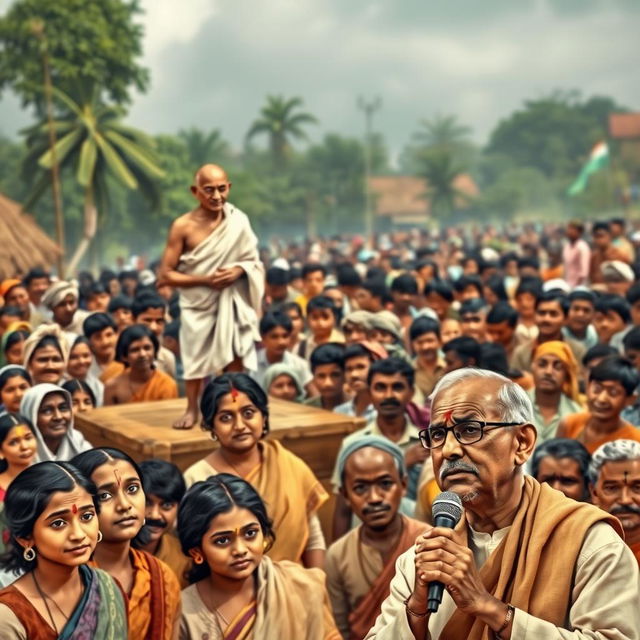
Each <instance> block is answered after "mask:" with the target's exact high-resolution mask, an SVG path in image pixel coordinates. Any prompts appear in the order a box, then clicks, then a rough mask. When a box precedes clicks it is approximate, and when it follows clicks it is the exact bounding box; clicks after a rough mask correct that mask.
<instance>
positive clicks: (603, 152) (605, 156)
mask: <svg viewBox="0 0 640 640" xmlns="http://www.w3.org/2000/svg"><path fill="white" fill-rule="evenodd" d="M608 165H609V147H608V146H607V143H606V142H598V144H596V145H595V147H593V149H591V154H590V155H589V159H588V160H587V163H586V164H585V165H584V167H582V171H580V175H579V176H578V177H577V178H576V179H575V182H574V183H573V184H572V185H571V186H570V187H569V188H568V189H567V194H568V195H570V196H575V195H578V194H579V193H582V192H583V191H584V190H585V188H586V187H587V182H589V176H591V174H592V173H595V172H596V171H600V169H604V168H605V167H606V166H608Z"/></svg>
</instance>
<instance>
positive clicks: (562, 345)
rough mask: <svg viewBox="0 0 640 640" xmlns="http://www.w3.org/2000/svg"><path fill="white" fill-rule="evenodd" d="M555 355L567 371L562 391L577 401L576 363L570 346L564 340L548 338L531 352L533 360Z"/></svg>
mask: <svg viewBox="0 0 640 640" xmlns="http://www.w3.org/2000/svg"><path fill="white" fill-rule="evenodd" d="M549 355H551V356H555V357H556V358H558V359H559V360H561V361H562V363H563V364H564V368H565V370H566V372H567V379H566V380H565V382H564V384H563V385H562V393H564V394H565V395H566V396H569V397H570V398H571V399H572V400H574V401H576V402H579V393H580V392H579V390H578V363H577V361H576V359H575V356H574V355H573V351H571V347H569V345H568V344H567V343H566V342H561V341H560V340H550V341H549V342H543V343H542V344H540V345H538V347H537V348H536V350H535V351H534V353H533V361H535V360H536V359H537V358H540V357H541V356H549Z"/></svg>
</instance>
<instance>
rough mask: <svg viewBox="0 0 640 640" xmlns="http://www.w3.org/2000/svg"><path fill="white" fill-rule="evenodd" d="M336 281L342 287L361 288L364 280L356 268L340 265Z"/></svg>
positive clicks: (349, 265)
mask: <svg viewBox="0 0 640 640" xmlns="http://www.w3.org/2000/svg"><path fill="white" fill-rule="evenodd" d="M336 280H337V282H338V286H340V287H359V286H360V285H361V284H362V278H361V277H360V274H359V273H358V272H357V271H356V269H355V267H354V266H353V265H351V264H349V263H344V264H339V265H338V266H337V268H336Z"/></svg>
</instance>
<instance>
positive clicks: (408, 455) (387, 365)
mask: <svg viewBox="0 0 640 640" xmlns="http://www.w3.org/2000/svg"><path fill="white" fill-rule="evenodd" d="M367 382H368V384H369V393H370V394H371V402H372V403H373V406H374V408H375V410H376V411H377V416H376V419H375V420H372V421H371V422H370V423H369V424H368V425H366V426H365V427H363V428H362V429H359V430H358V431H354V432H353V433H352V434H351V435H349V436H347V437H346V438H345V439H344V440H343V441H342V446H341V448H340V451H341V452H342V451H343V450H344V449H345V448H346V447H348V446H349V445H350V444H351V443H352V442H354V441H356V440H359V439H360V438H363V437H365V436H370V435H377V436H382V437H384V438H387V439H388V440H390V441H391V442H394V443H395V444H397V445H398V446H399V447H400V449H402V451H403V452H404V456H405V464H406V465H407V470H408V471H407V473H408V476H409V478H408V483H407V497H408V498H410V499H411V500H415V498H416V491H417V483H418V478H419V477H420V471H421V470H422V464H423V463H424V462H425V460H427V459H428V458H429V452H428V451H426V450H425V449H423V448H422V447H421V446H420V439H419V435H418V433H419V432H418V427H416V425H415V424H413V422H411V419H410V418H409V416H408V414H407V405H408V404H409V402H410V401H411V398H412V397H413V393H414V386H413V385H414V371H413V367H412V366H411V365H410V364H409V363H408V362H407V361H406V360H403V359H402V358H385V359H384V360H378V361H377V362H374V363H373V364H372V365H371V368H370V369H369V375H368V378H367ZM338 457H340V453H338ZM331 483H332V484H333V487H334V492H335V493H336V494H338V495H337V502H336V508H335V511H334V516H333V537H334V539H335V538H338V537H340V536H342V535H344V534H345V533H346V532H347V531H348V530H349V528H350V526H351V509H350V508H349V506H348V505H347V504H346V503H345V501H344V498H343V497H342V495H341V494H340V493H339V491H338V487H339V486H340V474H339V471H338V466H337V464H336V466H335V467H334V470H333V476H332V478H331Z"/></svg>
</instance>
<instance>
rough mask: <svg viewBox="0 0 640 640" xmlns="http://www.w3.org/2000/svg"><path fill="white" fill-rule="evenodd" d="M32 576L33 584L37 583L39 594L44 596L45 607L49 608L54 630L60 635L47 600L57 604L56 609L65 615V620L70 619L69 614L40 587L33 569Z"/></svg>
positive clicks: (48, 613)
mask: <svg viewBox="0 0 640 640" xmlns="http://www.w3.org/2000/svg"><path fill="white" fill-rule="evenodd" d="M31 577H32V578H33V584H35V586H36V589H37V591H38V594H39V595H40V598H42V602H43V604H44V607H45V609H46V610H47V615H48V616H49V620H51V626H52V627H53V629H54V631H55V632H56V635H60V634H59V633H58V627H57V626H56V623H55V620H54V619H53V615H52V613H51V609H49V605H48V604H47V600H51V602H53V604H54V605H55V607H56V609H57V610H58V611H59V612H60V613H61V614H62V616H63V617H64V619H65V620H69V616H68V615H67V614H66V613H65V612H64V611H63V610H62V609H61V608H60V607H59V606H58V603H57V602H56V601H55V600H54V599H53V598H52V597H51V596H48V595H47V594H46V593H45V592H44V591H43V590H42V588H41V587H40V584H39V583H38V579H37V578H36V572H35V571H32V572H31Z"/></svg>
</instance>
